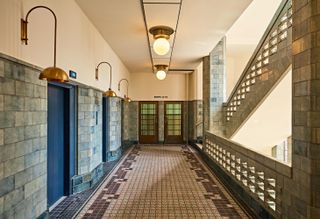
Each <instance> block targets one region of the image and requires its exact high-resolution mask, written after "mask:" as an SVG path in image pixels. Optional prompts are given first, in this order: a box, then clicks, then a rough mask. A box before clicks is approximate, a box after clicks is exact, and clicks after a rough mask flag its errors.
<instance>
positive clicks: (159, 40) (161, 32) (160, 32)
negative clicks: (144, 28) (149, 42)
mask: <svg viewBox="0 0 320 219" xmlns="http://www.w3.org/2000/svg"><path fill="white" fill-rule="evenodd" d="M149 32H150V33H151V34H152V35H153V38H154V39H155V41H154V43H153V50H154V51H155V53H157V54H158V55H161V56H163V55H165V54H167V53H168V52H169V50H170V43H169V41H168V40H169V39H170V35H172V34H173V33H174V30H173V29H172V28H171V27H167V26H155V27H152V28H150V30H149Z"/></svg>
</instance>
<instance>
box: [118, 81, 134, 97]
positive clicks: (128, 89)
mask: <svg viewBox="0 0 320 219" xmlns="http://www.w3.org/2000/svg"><path fill="white" fill-rule="evenodd" d="M122 81H126V82H127V95H124V96H123V100H124V102H127V103H130V102H131V101H132V100H131V98H130V97H129V96H128V95H129V81H128V80H127V79H125V78H123V79H121V80H120V81H119V83H118V91H120V84H121V82H122Z"/></svg>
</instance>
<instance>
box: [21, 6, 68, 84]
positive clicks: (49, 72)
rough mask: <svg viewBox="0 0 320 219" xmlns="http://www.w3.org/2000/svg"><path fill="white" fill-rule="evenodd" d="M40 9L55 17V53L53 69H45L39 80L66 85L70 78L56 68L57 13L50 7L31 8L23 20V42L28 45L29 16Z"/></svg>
mask: <svg viewBox="0 0 320 219" xmlns="http://www.w3.org/2000/svg"><path fill="white" fill-rule="evenodd" d="M38 8H44V9H47V10H49V11H50V12H51V13H52V14H53V17H54V44H53V45H54V46H53V48H54V53H53V59H54V60H53V67H48V68H46V69H44V70H43V71H42V72H41V73H40V75H39V79H40V80H46V81H53V82H60V83H65V82H68V81H69V77H68V74H67V73H66V72H65V71H63V70H62V69H61V68H58V67H56V59H57V58H56V56H57V55H56V54H57V17H56V15H55V13H54V12H53V11H52V10H51V9H50V8H48V7H46V6H36V7H33V8H31V9H30V10H29V11H28V13H27V15H26V19H25V20H23V19H21V41H22V42H23V43H24V44H25V45H28V17H29V14H30V13H31V12H32V11H33V10H35V9H38Z"/></svg>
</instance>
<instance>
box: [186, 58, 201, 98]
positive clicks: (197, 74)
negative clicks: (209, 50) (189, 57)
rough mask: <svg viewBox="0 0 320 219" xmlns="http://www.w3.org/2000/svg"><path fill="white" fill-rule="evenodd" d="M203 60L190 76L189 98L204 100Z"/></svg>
mask: <svg viewBox="0 0 320 219" xmlns="http://www.w3.org/2000/svg"><path fill="white" fill-rule="evenodd" d="M202 68H203V66H202V62H201V63H200V64H199V66H198V67H197V68H196V69H195V71H194V72H192V73H191V74H189V76H188V87H186V89H188V91H187V92H188V93H187V95H188V96H189V100H202V72H203V71H202Z"/></svg>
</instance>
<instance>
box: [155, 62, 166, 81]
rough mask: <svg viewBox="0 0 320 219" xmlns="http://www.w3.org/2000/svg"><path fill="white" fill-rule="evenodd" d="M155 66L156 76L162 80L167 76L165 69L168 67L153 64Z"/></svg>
mask: <svg viewBox="0 0 320 219" xmlns="http://www.w3.org/2000/svg"><path fill="white" fill-rule="evenodd" d="M154 67H155V68H156V72H157V73H156V77H157V78H158V79H159V80H160V81H162V80H164V79H165V78H166V76H167V73H166V71H167V69H168V65H155V66H154Z"/></svg>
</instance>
